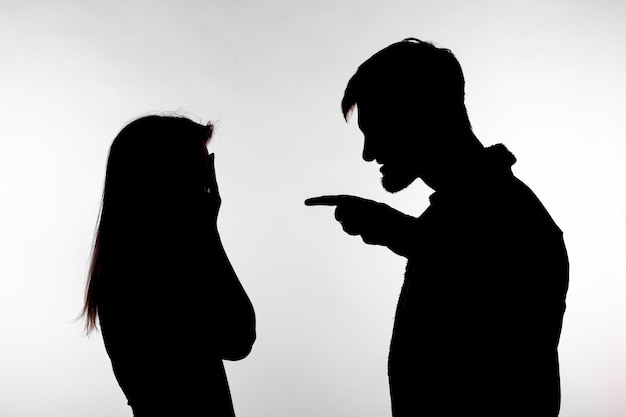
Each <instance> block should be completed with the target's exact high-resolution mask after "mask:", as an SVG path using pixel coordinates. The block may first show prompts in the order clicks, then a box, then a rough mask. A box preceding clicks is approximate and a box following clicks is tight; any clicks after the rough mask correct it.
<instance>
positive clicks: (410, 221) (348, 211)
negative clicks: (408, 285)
mask: <svg viewBox="0 0 626 417" xmlns="http://www.w3.org/2000/svg"><path fill="white" fill-rule="evenodd" d="M304 204H306V205H307V206H334V207H335V219H337V221H338V222H339V223H340V224H341V227H343V230H344V231H345V232H346V233H348V234H349V235H353V236H356V235H360V236H361V239H363V241H364V242H365V243H368V244H370V245H382V246H387V247H388V248H389V249H390V250H391V251H393V252H394V253H396V254H398V255H400V256H404V257H408V256H409V254H410V253H411V250H412V248H413V239H414V238H415V237H414V230H415V228H416V223H417V219H416V218H414V217H411V216H409V215H406V214H404V213H401V212H399V211H398V210H396V209H393V208H391V207H389V206H388V205H386V204H383V203H378V202H376V201H372V200H366V199H364V198H361V197H355V196H351V195H325V196H321V197H313V198H309V199H307V200H305V202H304Z"/></svg>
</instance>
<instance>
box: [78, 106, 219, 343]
mask: <svg viewBox="0 0 626 417" xmlns="http://www.w3.org/2000/svg"><path fill="white" fill-rule="evenodd" d="M212 134H213V125H212V124H211V123H209V124H207V125H201V124H198V123H195V122H193V121H191V120H189V119H187V118H185V117H177V116H158V115H151V116H145V117H141V118H139V119H136V120H134V121H132V122H131V123H129V124H128V125H126V126H125V127H124V128H123V129H122V130H121V131H120V132H119V133H118V135H117V136H116V138H115V139H114V140H113V143H112V144H111V148H110V151H109V157H108V161H107V168H106V178H105V183H104V192H103V196H102V206H101V210H100V218H99V221H98V229H97V233H96V239H95V245H94V250H93V254H92V260H91V268H90V271H89V280H88V285H87V293H86V299H85V305H84V308H83V315H84V316H85V317H86V320H87V322H86V330H87V332H89V331H91V330H93V329H94V328H95V327H96V317H97V314H98V304H99V299H98V297H99V296H100V294H101V292H100V291H99V289H100V286H101V281H102V276H103V273H104V270H111V269H112V268H115V267H124V266H125V265H121V263H122V262H123V260H124V261H128V260H129V259H134V260H137V261H138V262H141V261H142V258H145V257H146V256H151V255H156V254H157V253H158V252H159V251H160V250H165V251H166V250H167V246H168V245H172V244H174V242H173V240H176V239H180V238H181V236H182V235H183V234H184V233H188V232H189V230H191V229H192V228H190V227H187V226H188V225H190V224H193V223H194V222H198V221H201V216H202V215H203V211H202V201H203V200H202V198H203V193H204V192H206V190H207V187H209V185H210V184H211V178H210V176H211V172H210V167H209V155H208V152H207V148H206V146H207V144H208V142H209V141H210V139H211V136H212ZM178 243H179V242H178Z"/></svg>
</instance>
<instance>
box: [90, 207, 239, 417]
mask: <svg viewBox="0 0 626 417" xmlns="http://www.w3.org/2000/svg"><path fill="white" fill-rule="evenodd" d="M155 220H157V219H155ZM159 233H160V234H159V235H158V236H156V235H155V236H153V242H164V243H163V244H162V245H163V247H160V246H159V245H158V244H155V245H150V246H149V248H147V249H142V250H139V249H138V248H141V246H140V245H137V246H136V247H135V250H134V251H132V250H131V251H128V252H127V254H126V255H123V254H121V255H119V256H120V259H118V262H117V263H116V265H118V266H116V267H112V270H110V271H105V277H106V279H104V280H103V282H104V283H105V284H103V285H106V287H105V288H104V289H103V296H102V303H101V307H100V313H99V314H100V326H101V330H102V335H103V338H104V342H105V347H106V350H107V353H108V354H109V357H110V358H111V362H112V365H113V370H114V372H115V376H116V378H117V380H118V382H119V384H120V387H121V388H122V390H123V391H124V394H125V395H126V398H127V399H128V402H129V405H130V406H131V407H132V408H133V412H134V415H135V416H136V417H155V416H168V417H171V416H181V417H182V416H219V417H222V416H224V417H231V416H234V412H233V407H232V401H231V396H230V392H229V388H228V383H227V379H226V375H225V372H224V367H223V363H222V359H221V356H220V354H219V348H218V346H219V343H220V341H219V340H216V338H215V337H214V333H215V332H214V329H215V326H216V322H217V321H218V320H219V317H220V316H219V314H220V306H219V305H216V303H215V300H216V299H218V298H219V297H220V291H219V285H218V284H216V281H217V280H216V277H215V276H214V275H215V274H212V272H211V269H210V267H211V259H210V258H208V259H207V255H206V250H207V248H206V247H201V244H200V243H199V241H198V240H196V239H194V236H190V235H180V236H177V235H176V234H175V233H167V232H166V233H165V234H163V230H159ZM144 237H145V236H144ZM149 239H150V237H148V240H149ZM132 246H133V245H132V244H129V245H128V247H129V248H130V247H132ZM203 250H204V254H203ZM123 256H126V257H127V259H126V261H124V258H123ZM216 294H217V295H216ZM222 294H224V292H222ZM222 297H223V296H222Z"/></svg>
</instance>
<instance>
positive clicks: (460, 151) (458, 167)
mask: <svg viewBox="0 0 626 417" xmlns="http://www.w3.org/2000/svg"><path fill="white" fill-rule="evenodd" d="M484 149H485V147H484V146H483V145H482V144H481V143H480V141H479V140H478V138H477V137H476V135H474V133H473V132H472V131H471V130H469V131H467V132H465V133H464V134H463V135H462V136H460V137H459V139H458V140H457V141H456V142H455V143H454V145H453V147H451V149H450V152H449V154H448V155H447V157H446V158H445V164H443V163H442V164H440V165H439V166H438V167H437V171H435V172H433V173H432V174H431V175H428V176H423V177H422V181H424V183H425V184H426V185H428V186H429V187H430V188H432V189H433V190H435V191H436V192H439V191H444V192H445V191H448V190H453V189H458V188H459V187H460V186H462V185H464V184H466V183H467V182H468V181H471V178H472V177H473V176H474V175H473V174H474V172H475V171H476V170H477V169H479V165H478V164H477V161H478V159H479V157H480V154H481V153H482V152H483V150H484Z"/></svg>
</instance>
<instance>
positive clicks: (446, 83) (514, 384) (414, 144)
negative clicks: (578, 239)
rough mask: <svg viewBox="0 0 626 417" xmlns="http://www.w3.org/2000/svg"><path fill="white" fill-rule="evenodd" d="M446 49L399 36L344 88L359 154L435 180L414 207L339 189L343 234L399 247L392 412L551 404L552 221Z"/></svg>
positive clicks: (388, 179)
mask: <svg viewBox="0 0 626 417" xmlns="http://www.w3.org/2000/svg"><path fill="white" fill-rule="evenodd" d="M464 84H465V82H464V77H463V73H462V71H461V67H460V65H459V63H458V61H457V60H456V58H455V57H454V55H453V54H452V53H451V52H450V51H449V50H447V49H442V48H438V47H436V46H434V45H433V44H431V43H428V42H422V41H419V40H417V39H415V38H408V39H405V40H403V41H401V42H397V43H394V44H392V45H390V46H388V47H386V48H384V49H383V50H381V51H379V52H378V53H376V54H374V55H373V56H372V57H371V58H370V59H368V60H367V61H365V62H364V63H363V64H362V65H361V66H360V67H359V68H358V70H357V72H356V73H355V74H354V75H353V77H352V78H351V79H350V81H349V82H348V85H347V87H346V90H345V94H344V97H343V100H342V110H343V114H344V117H345V118H346V120H347V119H348V116H349V115H350V113H351V111H352V110H353V109H354V108H356V109H357V110H358V125H359V128H360V130H361V131H362V132H363V135H364V147H363V159H364V160H365V161H376V162H377V163H379V164H380V165H381V168H380V172H381V174H382V185H383V187H384V188H385V189H386V190H387V191H389V192H392V193H394V192H397V191H400V190H402V189H404V188H405V187H407V186H408V185H409V184H411V183H412V182H413V181H414V180H416V179H417V178H421V179H422V181H424V183H425V184H426V185H428V186H429V187H430V188H432V189H433V190H434V191H435V192H434V193H433V194H432V195H431V197H430V206H429V207H428V208H427V209H426V210H425V211H424V213H422V214H421V215H420V216H419V217H417V218H414V217H411V216H408V215H406V214H403V213H400V212H399V211H397V210H395V209H392V208H391V207H389V206H387V205H385V204H381V203H377V202H374V201H371V200H365V199H362V198H359V197H355V196H349V195H333V196H322V197H315V198H310V199H308V200H306V202H305V203H306V204H307V205H328V206H333V207H335V217H336V219H337V220H338V221H339V222H340V223H341V225H342V227H343V229H344V230H345V231H346V232H347V233H349V234H351V235H360V236H361V238H362V239H363V240H364V241H365V242H366V243H369V244H377V245H384V246H387V247H388V248H389V249H391V250H392V251H393V252H395V253H396V254H398V255H401V256H404V257H406V258H407V259H408V262H407V267H406V273H405V280H404V284H403V287H402V291H401V294H400V299H399V302H398V306H397V311H396V318H395V323H394V329H393V336H392V340H391V347H390V353H389V382H390V391H391V403H392V412H393V415H394V417H405V416H411V417H414V416H428V417H431V416H454V417H459V416H473V415H477V416H481V417H485V416H498V417H503V416H525V417H542V416H550V417H554V416H556V415H558V412H559V408H560V381H559V365H558V355H557V346H558V342H559V337H560V332H561V325H562V320H563V313H564V311H565V295H566V291H567V286H568V275H569V272H568V271H569V264H568V259H567V252H566V249H565V245H564V242H563V235H562V232H561V230H560V229H559V228H558V227H557V225H556V224H555V223H554V222H553V220H552V218H551V217H550V215H549V214H548V212H547V211H546V209H545V208H544V207H543V205H542V204H541V202H540V201H539V200H538V199H537V197H536V196H535V195H534V194H533V192H532V191H531V190H530V189H529V188H528V187H527V186H526V185H524V184H523V183H522V182H521V181H520V180H518V179H517V178H516V177H515V176H514V175H513V173H512V171H511V165H513V164H514V163H515V162H516V159H515V157H514V156H513V155H512V154H511V153H510V152H509V151H508V150H507V149H506V148H505V147H504V145H501V144H499V145H495V146H491V147H488V148H485V147H484V146H483V145H482V144H481V143H480V141H479V140H478V138H477V137H476V136H475V135H474V133H473V132H472V128H471V125H470V122H469V118H468V116H467V111H466V109H465V104H464Z"/></svg>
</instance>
